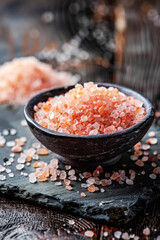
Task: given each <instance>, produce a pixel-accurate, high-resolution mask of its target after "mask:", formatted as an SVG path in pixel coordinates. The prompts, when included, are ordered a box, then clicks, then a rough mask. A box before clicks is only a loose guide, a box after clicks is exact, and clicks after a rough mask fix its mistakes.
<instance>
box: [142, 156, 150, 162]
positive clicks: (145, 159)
mask: <svg viewBox="0 0 160 240" xmlns="http://www.w3.org/2000/svg"><path fill="white" fill-rule="evenodd" d="M148 159H149V157H148V156H143V157H142V159H141V160H142V162H147V161H148Z"/></svg>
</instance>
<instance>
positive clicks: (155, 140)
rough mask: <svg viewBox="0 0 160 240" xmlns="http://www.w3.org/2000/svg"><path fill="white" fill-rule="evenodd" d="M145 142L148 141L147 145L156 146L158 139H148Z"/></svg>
mask: <svg viewBox="0 0 160 240" xmlns="http://www.w3.org/2000/svg"><path fill="white" fill-rule="evenodd" d="M147 141H149V143H150V144H151V145H154V144H157V142H158V139H157V138H149V139H148V140H147Z"/></svg>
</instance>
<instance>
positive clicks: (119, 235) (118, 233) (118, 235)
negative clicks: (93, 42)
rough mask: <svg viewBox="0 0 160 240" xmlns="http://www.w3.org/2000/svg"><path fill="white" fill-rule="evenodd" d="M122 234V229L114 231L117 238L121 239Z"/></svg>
mask: <svg viewBox="0 0 160 240" xmlns="http://www.w3.org/2000/svg"><path fill="white" fill-rule="evenodd" d="M121 234H122V232H121V231H116V232H114V236H115V238H117V239H120V237H121Z"/></svg>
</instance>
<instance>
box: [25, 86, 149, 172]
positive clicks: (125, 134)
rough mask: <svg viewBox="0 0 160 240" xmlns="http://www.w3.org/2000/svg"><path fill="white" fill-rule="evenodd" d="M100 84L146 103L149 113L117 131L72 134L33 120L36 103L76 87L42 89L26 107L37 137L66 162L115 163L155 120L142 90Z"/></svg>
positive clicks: (89, 165)
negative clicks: (95, 133)
mask: <svg viewBox="0 0 160 240" xmlns="http://www.w3.org/2000/svg"><path fill="white" fill-rule="evenodd" d="M97 84H98V86H104V87H107V88H108V87H115V88H117V89H118V90H119V91H121V92H123V93H125V94H126V95H128V96H133V97H135V98H137V99H139V100H140V101H142V102H143V104H144V107H145V109H146V116H145V117H144V118H143V120H142V121H140V122H139V123H137V124H135V125H133V126H131V127H129V128H127V129H125V130H123V131H120V132H116V133H111V134H101V135H87V136H81V135H72V134H64V133H60V132H56V131H53V130H50V129H46V128H44V127H42V126H40V125H39V124H38V123H37V122H35V121H34V119H33V114H34V110H33V106H34V105H36V104H37V103H39V102H43V101H47V99H48V97H53V96H57V95H60V94H63V93H65V92H67V91H68V90H70V89H72V88H73V87H74V86H69V87H67V88H63V87H62V88H54V89H49V90H47V91H44V92H40V93H38V94H37V95H35V96H34V97H32V98H31V99H30V100H29V102H28V103H27V104H26V106H25V108H24V114H25V118H26V120H27V122H28V125H29V127H30V129H31V131H32V133H33V134H34V136H35V137H36V138H37V139H38V140H39V141H40V142H41V143H42V144H43V145H44V146H46V147H47V148H48V149H50V150H51V151H52V152H54V153H56V154H58V155H59V159H60V160H61V161H62V162H63V163H64V164H70V165H72V166H74V167H78V168H94V167H96V166H97V165H103V166H106V165H112V164H114V163H116V162H117V161H118V160H119V159H120V156H121V154H122V153H124V152H126V151H127V150H128V149H130V148H131V147H133V146H134V145H135V144H136V143H137V142H138V141H140V140H141V138H142V137H143V136H144V135H145V133H146V132H147V130H148V129H149V127H150V126H151V124H152V122H153V119H154V108H153V106H152V104H151V103H150V101H148V100H147V99H146V98H144V97H143V96H142V95H140V94H139V93H137V92H135V91H133V90H131V89H129V88H125V87H122V86H118V85H114V84H110V83H97Z"/></svg>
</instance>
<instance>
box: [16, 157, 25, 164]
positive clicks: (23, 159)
mask: <svg viewBox="0 0 160 240" xmlns="http://www.w3.org/2000/svg"><path fill="white" fill-rule="evenodd" d="M25 161H26V158H25V157H19V158H18V159H17V162H18V163H25Z"/></svg>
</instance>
